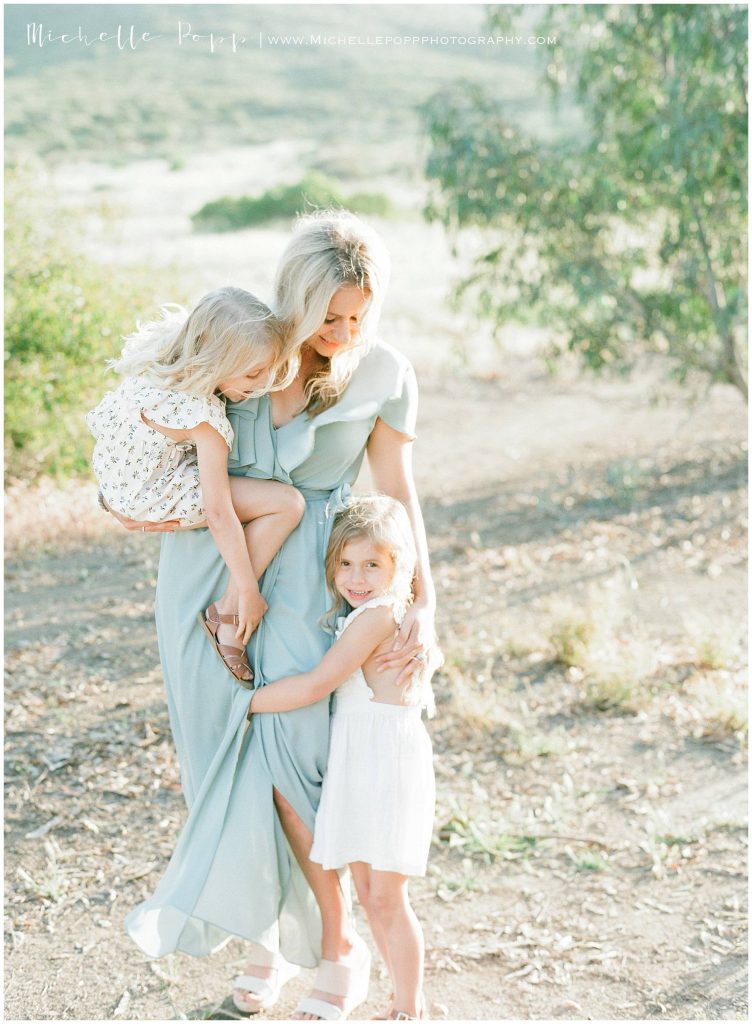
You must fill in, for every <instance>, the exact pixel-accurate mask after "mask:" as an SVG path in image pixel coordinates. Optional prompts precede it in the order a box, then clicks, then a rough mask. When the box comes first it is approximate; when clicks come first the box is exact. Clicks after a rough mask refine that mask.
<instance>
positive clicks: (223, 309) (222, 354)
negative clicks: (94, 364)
mask: <svg viewBox="0 0 752 1024" xmlns="http://www.w3.org/2000/svg"><path fill="white" fill-rule="evenodd" d="M285 337H286V335H285V331H284V329H283V326H282V324H281V322H280V321H279V319H278V318H277V317H275V315H274V314H273V313H272V311H271V310H270V309H269V307H268V306H267V305H265V303H263V302H262V301H261V300H260V299H257V298H256V296H255V295H251V293H250V292H246V291H244V290H243V289H242V288H232V287H227V288H218V289H217V290H216V291H213V292H209V294H208V295H205V296H204V297H203V299H201V301H200V302H199V303H198V305H197V306H196V307H195V309H193V310H192V311H191V312H190V313H188V311H187V310H185V309H184V308H183V307H182V306H177V305H166V306H163V307H162V318H161V319H160V320H152V321H150V322H149V323H145V324H141V323H139V324H138V329H137V330H136V331H135V332H134V333H133V334H129V335H128V336H127V337H126V338H125V339H124V340H125V347H124V348H123V351H122V354H121V356H120V359H117V360H112V361H111V362H110V363H109V367H111V368H112V369H114V370H115V371H117V373H119V374H121V375H122V376H123V377H137V376H144V377H147V378H148V379H149V380H150V381H152V382H153V383H154V384H155V385H156V386H157V387H163V388H170V389H172V390H174V391H187V392H189V393H190V394H194V395H210V394H213V393H214V392H215V391H216V390H217V386H218V385H219V383H220V382H221V381H223V380H227V379H228V378H229V377H235V376H240V375H242V374H244V373H247V372H248V371H250V370H252V369H253V368H254V367H255V366H258V365H259V364H262V363H264V362H267V361H268V362H270V368H269V377H268V381H267V383H266V386H264V387H261V388H259V390H258V392H254V395H256V394H258V395H261V394H263V393H264V392H266V391H268V390H269V389H270V388H269V385H270V384H271V382H272V380H273V379H274V377H275V375H277V374H278V373H279V369H280V367H281V366H282V365H284V363H283V361H284V356H285V349H286V345H285ZM284 384H285V381H284V380H281V381H277V382H276V384H275V387H280V386H284Z"/></svg>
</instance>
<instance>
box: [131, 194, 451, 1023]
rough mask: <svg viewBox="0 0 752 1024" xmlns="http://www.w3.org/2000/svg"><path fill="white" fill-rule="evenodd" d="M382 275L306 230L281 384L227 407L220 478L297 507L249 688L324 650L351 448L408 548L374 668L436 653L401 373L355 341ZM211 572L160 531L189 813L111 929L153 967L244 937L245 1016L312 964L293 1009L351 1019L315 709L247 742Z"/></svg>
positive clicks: (381, 265)
mask: <svg viewBox="0 0 752 1024" xmlns="http://www.w3.org/2000/svg"><path fill="white" fill-rule="evenodd" d="M387 278H388V257H387V254H386V252H385V250H384V248H383V246H382V244H381V242H380V240H379V238H378V236H377V235H376V234H375V233H374V232H373V231H371V230H370V229H369V228H367V227H366V225H364V224H363V223H362V222H361V221H359V220H358V219H357V218H355V217H353V216H352V215H350V214H347V213H344V212H343V213H336V214H327V215H319V216H315V217H309V218H304V219H303V220H302V222H301V223H300V224H299V226H298V230H297V231H296V234H295V235H294V236H293V238H292V240H291V241H290V243H289V244H288V246H287V248H286V249H285V251H284V253H283V255H282V259H281V263H280V267H279V271H278V274H277V280H276V283H275V290H276V312H277V314H278V315H279V316H280V317H281V318H282V319H283V320H284V321H285V322H286V323H287V325H288V327H289V329H290V338H291V341H290V353H291V358H292V359H294V360H296V361H297V362H298V363H299V369H298V372H297V376H296V377H295V378H294V379H293V380H292V382H291V383H290V384H289V385H288V386H287V387H286V388H285V389H284V390H281V391H277V392H272V393H271V394H270V395H267V396H264V397H263V398H260V399H252V400H249V401H247V402H244V403H242V404H238V405H236V406H234V407H230V408H228V415H229V418H230V420H231V423H232V426H233V429H234V432H235V442H234V445H233V449H232V453H231V456H230V471H231V472H232V473H236V474H243V475H246V476H254V477H259V478H263V479H272V478H273V479H276V480H281V481H283V482H285V483H292V484H294V485H295V486H296V487H297V488H298V489H299V490H300V491H301V493H302V494H303V496H304V497H305V499H306V513H305V515H304V517H303V520H302V522H301V524H300V526H299V527H298V529H297V530H295V532H294V533H293V534H292V535H291V536H290V538H289V539H288V540H287V542H286V543H285V545H284V547H283V548H282V550H281V551H280V552H279V553H278V554H277V556H275V558H274V560H273V561H272V563H271V565H270V566H269V568H268V569H267V571H266V573H265V574H264V577H263V582H262V587H261V593H262V596H263V598H264V599H265V600H266V602H267V603H268V606H269V607H268V611H267V612H266V614H265V615H264V618H263V619H262V620H261V623H260V625H259V628H258V629H257V631H256V633H255V635H254V637H253V640H252V643H251V648H250V657H251V662H252V664H253V668H254V672H255V677H256V681H257V684H258V685H264V683H266V682H268V681H272V680H274V679H277V678H279V677H281V676H286V675H292V674H296V673H299V672H303V671H306V670H308V669H310V668H312V667H313V666H314V665H316V664H317V663H318V661H319V660H320V659H321V657H322V656H323V654H324V653H325V651H326V649H327V648H328V646H329V645H330V643H331V641H332V638H331V637H330V636H329V635H328V634H327V633H326V632H324V631H323V630H322V628H321V627H320V626H319V619H320V617H321V616H322V615H323V613H324V612H325V610H326V608H327V604H328V598H327V594H326V587H325V582H324V558H323V555H324V551H325V548H326V545H327V541H328V536H329V532H330V529H331V522H332V518H333V516H334V513H335V512H336V510H337V509H338V508H339V507H340V506H341V503H342V501H343V498H344V497H345V496H346V494H347V493H348V491H349V487H350V485H351V484H352V483H353V482H354V480H355V478H356V477H357V474H358V470H359V468H360V465H361V463H362V460H363V456H364V454H366V453H367V455H368V460H369V466H370V470H371V476H372V480H373V485H374V488H375V489H376V490H378V491H381V492H383V493H384V494H388V495H390V496H391V497H393V498H396V499H397V500H399V501H401V502H402V503H403V504H404V505H405V507H406V509H407V512H408V515H409V517H410V521H411V525H412V529H413V532H414V535H415V541H416V546H417V549H418V569H417V570H416V578H415V594H416V600H415V603H414V604H413V606H412V608H411V609H410V612H409V614H408V616H407V617H406V619H405V621H404V623H403V625H402V629H401V631H400V634H399V636H398V639H397V641H396V649H395V650H394V651H393V652H392V653H391V654H389V655H387V659H388V661H389V663H390V664H392V665H393V664H399V665H401V666H403V668H404V673H403V674H404V675H405V677H406V676H407V675H408V674H409V672H410V662H411V659H414V658H416V657H417V658H419V659H422V658H423V657H424V656H425V652H426V650H427V649H428V648H429V647H430V646H431V645H432V644H433V642H434V631H433V615H434V603H435V597H434V591H433V584H432V581H431V575H430V569H429V565H428V553H427V545H426V538H425V530H424V527H423V520H422V516H421V512H420V507H419V504H418V500H417V496H416V493H415V486H414V483H413V475H412V467H411V441H412V440H413V439H414V427H415V417H416V402H417V392H416V384H415V377H414V373H413V370H412V367H411V366H410V364H409V363H408V361H407V360H406V359H405V358H404V357H403V356H402V355H400V354H399V353H398V352H396V351H395V350H394V349H392V348H391V347H389V346H387V345H385V344H384V343H382V342H379V341H376V340H375V338H374V335H373V332H374V329H375V326H376V323H377V321H378V315H379V312H380V307H381V303H382V300H383V295H384V290H385V287H386V282H387ZM121 521H122V520H121ZM124 525H126V526H129V528H134V527H133V524H129V523H127V522H124ZM142 525H143V524H138V526H137V527H136V528H139V529H140V528H141V527H142ZM170 528H171V527H170V526H169V524H154V525H153V527H148V526H147V529H154V530H165V529H166V530H169V529H170ZM225 577H226V570H225V567H224V563H223V561H222V559H221V557H220V555H219V553H218V551H217V549H216V547H215V545H214V542H213V540H212V538H211V535H210V534H209V533H208V531H204V530H194V531H190V532H188V531H186V532H180V533H172V534H171V535H170V536H167V537H165V538H164V543H163V547H162V557H161V561H160V568H159V583H158V587H157V598H156V619H157V632H158V637H159V647H160V655H161V659H162V667H163V672H164V678H165V686H166V690H167V701H168V707H169V713H170V722H171V726H172V730H173V734H174V737H175V743H176V746H177V752H178V758H179V762H180V766H181V776H182V782H183V789H184V793H185V797H186V801H187V804H188V808H189V815H188V820H187V822H186V825H185V827H184V829H183V832H182V834H181V836H180V839H179V841H178V844H177V847H176V849H175V852H174V854H173V857H172V859H171V861H170V863H169V865H168V868H167V870H166V872H165V875H164V877H163V878H162V880H161V882H160V884H159V886H158V888H157V891H156V892H155V894H154V896H153V897H152V898H151V899H150V900H148V901H147V902H146V903H144V904H142V905H141V906H139V907H137V908H136V909H135V910H134V911H133V912H132V913H131V914H130V915H129V917H128V919H127V927H128V930H129V932H130V934H131V936H132V937H133V938H134V940H135V941H136V942H137V943H138V945H139V946H141V948H142V949H143V950H144V951H145V952H146V953H148V954H149V955H151V956H162V955H164V954H166V953H169V952H172V951H174V950H182V951H184V952H187V953H192V954H194V955H199V956H200V955H205V954H208V953H210V952H212V951H213V950H215V949H217V948H218V947H219V946H220V945H221V944H222V943H223V942H224V941H226V940H227V939H228V938H229V937H231V936H241V937H243V938H246V939H248V940H250V941H252V942H255V943H256V944H257V945H256V947H255V949H254V951H253V953H252V955H251V958H250V961H249V963H248V966H247V969H246V974H245V975H243V976H242V977H241V978H240V979H237V980H236V988H235V992H234V999H235V1003H236V1005H237V1006H238V1008H239V1009H242V1010H245V1011H246V1012H255V1011H257V1010H259V1009H265V1008H267V1007H269V1006H271V1005H272V1003H273V1002H275V1001H276V999H277V997H278V995H279V990H280V988H281V985H282V984H283V983H284V981H285V980H286V979H287V977H289V976H290V975H291V972H290V970H289V965H290V964H295V965H302V966H314V965H315V964H317V963H319V961H321V964H320V968H319V974H318V975H317V980H316V985H315V987H314V991H313V993H312V1001H309V1002H306V1001H305V1000H304V1001H303V1003H302V1004H301V1007H300V1008H299V1013H298V1016H300V1017H302V1018H304V1019H314V1018H320V1017H322V1016H324V1015H326V1017H327V1018H328V1019H336V1018H337V1017H338V1016H342V1015H344V1014H346V1013H347V1012H349V1011H350V1010H352V1009H354V1005H355V1003H354V1002H353V998H354V996H353V994H354V993H356V992H358V991H360V992H362V990H363V973H364V972H365V973H366V974H367V971H368V964H367V960H366V959H365V957H364V955H363V947H362V942H361V941H360V940H359V939H358V938H357V936H356V935H355V933H354V931H353V929H352V925H351V922H350V917H349V890H348V889H347V887H346V886H345V887H343V885H342V884H341V880H340V878H339V877H338V875H337V873H336V872H334V871H324V870H323V869H322V868H321V867H320V866H319V865H317V864H314V863H312V862H311V861H310V860H309V859H308V852H309V850H310V846H311V841H312V833H313V826H314V818H315V814H316V809H317V807H318V801H319V796H320V792H321V781H322V776H323V772H324V768H325V765H326V757H327V747H328V736H329V701H328V699H327V700H323V701H321V702H320V703H318V704H314V705H312V706H310V707H307V708H301V709H299V710H297V711H292V712H286V713H284V714H279V715H265V716H259V720H256V721H254V723H253V727H252V729H251V730H250V731H249V732H248V735H247V736H246V730H245V717H246V708H247V703H248V694H247V692H246V691H244V690H243V689H242V688H241V687H239V686H238V685H237V684H236V683H235V682H234V681H233V679H232V678H231V676H230V675H229V673H228V672H227V671H226V670H224V668H223V666H222V665H221V664H220V662H219V660H218V658H217V654H216V652H215V651H213V650H212V649H211V647H210V646H209V644H208V643H207V639H206V636H205V634H204V632H203V631H202V630H201V628H200V626H199V625H198V623H197V621H196V615H197V612H198V611H199V610H200V609H202V608H205V607H207V606H208V605H209V604H210V603H211V602H213V601H216V600H217V597H218V595H220V594H221V593H222V592H223V590H224V588H225V584H226V578H225ZM218 610H219V612H220V613H221V612H222V611H223V609H222V607H219V609H218ZM227 629H229V630H230V631H231V632H232V633H234V627H232V626H229V625H228V627H227ZM222 639H223V638H222V637H220V640H222ZM290 850H292V853H293V854H294V856H290ZM317 905H318V906H317ZM280 953H281V955H282V956H280V955H279V954H280ZM283 958H284V959H283ZM361 998H362V995H361Z"/></svg>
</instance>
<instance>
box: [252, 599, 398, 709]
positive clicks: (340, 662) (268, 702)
mask: <svg viewBox="0 0 752 1024" xmlns="http://www.w3.org/2000/svg"><path fill="white" fill-rule="evenodd" d="M394 628H395V627H394V618H393V617H392V612H391V609H389V608H388V607H386V606H385V605H379V606H377V607H376V608H368V609H367V610H366V611H364V612H363V614H362V615H359V616H358V618H357V619H355V621H354V622H352V623H351V624H350V625H349V626H348V627H347V629H346V630H345V631H344V633H343V634H342V636H341V637H340V638H339V640H337V641H336V642H335V643H334V644H333V645H332V647H330V648H329V650H328V651H327V652H326V654H325V655H324V657H323V658H322V659H321V661H320V662H319V663H318V665H317V666H316V668H314V669H311V671H310V672H302V673H301V674H300V675H297V676H286V677H285V678H284V679H280V680H278V681H277V682H276V683H269V685H268V686H262V687H261V688H260V689H258V690H256V691H255V693H254V696H253V700H252V702H251V712H252V713H253V714H256V713H257V712H268V711H293V710H295V708H303V707H306V706H307V705H308V704H315V703H316V701H319V700H322V698H324V697H326V696H328V695H329V694H330V693H332V692H333V691H334V690H335V689H336V688H337V687H338V686H339V685H340V683H343V682H344V681H345V680H346V679H347V678H348V676H351V675H352V674H353V672H354V671H355V670H356V669H358V668H360V667H361V665H363V664H364V663H365V662H366V661H367V660H368V658H369V657H370V655H371V654H372V653H373V652H374V651H375V650H376V648H377V647H378V646H379V644H380V643H383V642H384V640H385V639H386V638H387V637H388V636H391V635H392V634H393V633H394Z"/></svg>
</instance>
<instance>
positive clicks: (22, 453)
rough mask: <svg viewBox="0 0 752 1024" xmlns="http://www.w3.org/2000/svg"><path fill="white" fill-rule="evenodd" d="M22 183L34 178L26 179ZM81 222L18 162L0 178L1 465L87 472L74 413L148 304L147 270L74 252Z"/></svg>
mask: <svg viewBox="0 0 752 1024" xmlns="http://www.w3.org/2000/svg"><path fill="white" fill-rule="evenodd" d="M30 182H34V184H33V185H31V184H30ZM80 237H81V226H80V224H79V222H78V220H77V219H76V217H75V216H74V214H73V213H72V212H68V213H66V212H65V211H64V209H62V208H61V206H60V204H59V201H57V197H56V196H55V194H54V191H52V190H51V189H50V187H49V185H48V186H47V187H46V188H44V189H43V187H42V183H41V181H40V179H39V178H36V177H35V176H34V172H32V171H31V170H30V169H29V168H27V167H20V168H18V169H16V170H14V171H8V172H7V173H6V177H5V385H4V387H5V471H6V476H7V478H9V479H11V480H13V479H26V480H31V479H34V478H36V477H38V476H41V475H45V474H49V475H53V476H56V477H58V478H64V477H67V476H71V475H76V474H80V473H86V472H88V471H89V459H88V453H89V449H90V447H91V443H90V435H89V432H88V429H87V427H86V424H85V423H84V420H83V417H82V413H83V412H84V411H85V410H86V409H89V408H91V407H92V406H93V405H95V404H96V402H97V401H98V400H99V397H100V396H101V394H102V393H103V391H104V390H105V389H106V387H107V386H112V385H111V383H110V384H109V385H108V384H107V381H108V380H109V381H110V382H111V381H112V380H113V379H114V378H112V377H109V378H106V377H105V375H104V373H105V358H107V357H112V356H114V355H116V354H117V353H118V352H119V351H120V348H121V338H120V336H121V335H122V334H123V333H126V332H127V331H130V330H133V329H134V327H135V320H136V314H137V312H138V310H139V309H141V308H148V306H149V305H151V304H152V303H154V301H155V296H154V283H155V282H154V274H153V273H149V272H148V271H147V270H146V269H145V270H144V271H143V272H141V273H137V274H133V273H132V272H128V273H127V274H126V273H117V272H113V270H112V269H111V268H103V267H101V266H100V265H99V264H98V263H97V262H95V261H94V260H92V259H90V258H87V257H86V256H84V255H82V253H81V252H80V251H78V250H77V247H76V245H77V241H80Z"/></svg>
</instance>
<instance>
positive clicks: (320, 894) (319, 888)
mask: <svg viewBox="0 0 752 1024" xmlns="http://www.w3.org/2000/svg"><path fill="white" fill-rule="evenodd" d="M274 803H275V805H276V807H277V813H278V814H279V818H280V821H281V823H282V828H283V829H284V832H285V835H286V836H287V841H288V842H289V844H290V846H291V848H292V851H293V853H294V854H295V859H296V860H297V862H298V864H299V865H300V869H301V871H302V872H303V874H304V875H305V878H306V881H307V882H308V884H309V885H310V887H311V889H312V890H313V895H314V896H315V897H316V902H317V903H318V905H319V910H320V911H321V922H322V926H323V933H322V938H321V955H322V957H323V958H324V959H325V960H341V959H342V957H344V956H346V955H347V954H348V953H349V952H350V951H351V949H352V948H353V941H354V938H355V933H354V931H353V928H352V926H351V924H350V920H349V914H348V910H347V904H346V903H345V897H344V895H343V893H342V889H341V887H340V884H339V877H338V875H337V872H336V871H325V870H324V869H323V868H322V867H321V865H320V864H314V863H313V862H312V861H310V860H309V859H308V855H309V853H310V852H311V846H312V845H313V836H312V835H311V833H310V832H309V831H308V829H307V828H306V827H305V825H304V824H303V822H302V821H301V820H300V818H299V817H298V815H297V814H296V813H295V811H294V810H293V808H292V806H291V805H290V803H289V802H288V801H287V800H285V798H284V797H283V796H282V794H281V793H279V792H278V791H277V790H276V789H275V790H274ZM311 995H312V996H313V997H314V998H315V999H322V1000H323V1001H324V1002H326V1003H331V1004H332V1005H333V1006H338V1007H339V1008H340V1009H341V1008H342V1007H343V1006H344V998H343V997H342V996H336V995H333V994H332V993H330V992H322V991H319V990H318V989H315V990H314V991H313V992H312V993H311ZM297 1019H300V1020H318V1019H319V1018H318V1017H316V1016H315V1015H313V1014H309V1013H304V1014H300V1015H299V1017H298V1018H297Z"/></svg>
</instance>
